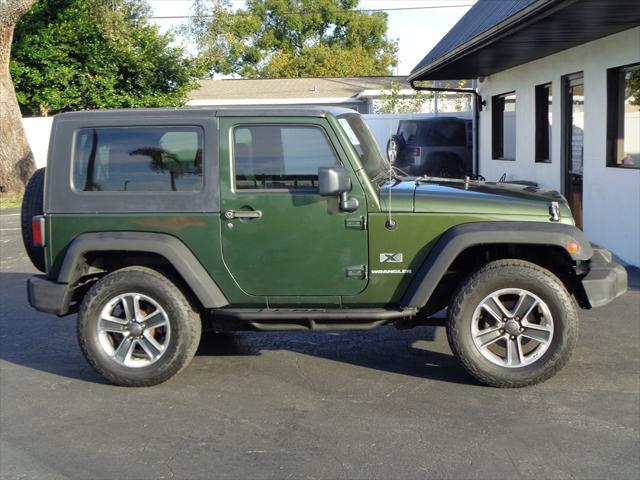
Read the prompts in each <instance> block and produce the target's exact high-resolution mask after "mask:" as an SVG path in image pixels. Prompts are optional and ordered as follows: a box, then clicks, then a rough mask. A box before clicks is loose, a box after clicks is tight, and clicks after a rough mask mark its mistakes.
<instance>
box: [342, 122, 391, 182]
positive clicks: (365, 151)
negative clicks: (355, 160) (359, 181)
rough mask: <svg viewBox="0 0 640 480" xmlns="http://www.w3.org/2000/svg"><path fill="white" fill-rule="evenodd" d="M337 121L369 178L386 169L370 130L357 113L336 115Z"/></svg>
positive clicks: (382, 156) (384, 161)
mask: <svg viewBox="0 0 640 480" xmlns="http://www.w3.org/2000/svg"><path fill="white" fill-rule="evenodd" d="M338 123H340V126H341V127H342V130H343V131H344V133H345V134H346V135H347V137H348V138H349V141H350V142H351V145H353V149H354V150H355V151H356V153H357V154H358V156H359V157H360V161H361V162H362V166H363V167H364V169H365V171H366V172H367V175H368V176H369V178H370V179H374V178H375V177H377V176H379V175H380V173H381V172H382V171H384V170H386V160H385V158H384V155H383V154H382V152H381V151H380V147H379V146H378V143H377V142H376V139H375V138H374V136H373V134H372V133H371V130H369V127H368V126H367V124H366V123H365V122H364V120H362V117H361V116H360V115H359V114H357V113H346V114H344V115H339V116H338Z"/></svg>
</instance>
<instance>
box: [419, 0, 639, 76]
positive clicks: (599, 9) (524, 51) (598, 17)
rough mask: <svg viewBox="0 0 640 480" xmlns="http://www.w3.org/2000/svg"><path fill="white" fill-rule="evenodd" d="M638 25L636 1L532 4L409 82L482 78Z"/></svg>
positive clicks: (425, 65) (543, 0) (431, 62)
mask: <svg viewBox="0 0 640 480" xmlns="http://www.w3.org/2000/svg"><path fill="white" fill-rule="evenodd" d="M477 6H478V5H477ZM474 8H475V7H474ZM469 13H473V12H472V11H471V10H470V12H469ZM465 18H466V17H463V19H462V20H461V22H463V21H465ZM639 25H640V2H639V1H638V0H536V1H533V2H531V3H530V4H529V5H528V6H527V7H525V8H523V9H522V10H520V11H518V12H516V13H515V14H513V15H511V16H510V17H508V18H506V19H504V20H503V21H501V22H499V23H497V24H496V25H494V26H493V27H491V28H489V29H487V30H486V31H484V32H482V33H480V34H478V35H476V36H474V37H473V38H470V39H469V40H467V41H465V42H462V43H460V44H459V45H457V46H455V47H453V48H452V49H450V50H449V51H446V52H445V53H443V54H442V55H439V56H438V57H437V58H433V59H430V58H429V57H430V55H427V57H425V59H424V60H423V61H422V62H421V63H420V64H418V66H417V67H416V68H415V69H414V70H413V71H412V72H411V75H410V76H409V81H410V82H414V81H422V80H444V79H447V80H456V79H463V78H478V77H486V76H488V75H491V74H493V73H496V72H500V71H502V70H506V69H508V68H512V67H515V66H518V65H522V64H524V63H528V62H531V61H533V60H537V59H539V58H542V57H546V56H548V55H552V54H554V53H556V52H559V51H562V50H566V49H568V48H572V47H576V46H578V45H581V44H584V43H587V42H590V41H592V40H596V39H598V38H602V37H605V36H608V35H612V34H614V33H618V32H621V31H623V30H628V29H630V28H634V27H637V26H639Z"/></svg>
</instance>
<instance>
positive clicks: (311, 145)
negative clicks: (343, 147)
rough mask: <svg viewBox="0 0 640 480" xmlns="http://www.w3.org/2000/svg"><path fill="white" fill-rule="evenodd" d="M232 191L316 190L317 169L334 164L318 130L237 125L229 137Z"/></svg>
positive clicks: (330, 147)
mask: <svg viewBox="0 0 640 480" xmlns="http://www.w3.org/2000/svg"><path fill="white" fill-rule="evenodd" d="M233 152H234V153H233V157H234V162H235V178H236V188H237V189H240V190H246V189H250V190H255V189H267V190H273V189H278V190H307V191H309V190H311V191H316V190H317V189H318V168H320V167H329V166H332V165H337V164H338V159H337V157H336V154H335V151H334V150H333V147H332V145H331V143H330V142H329V139H328V138H327V136H326V134H325V133H324V131H323V130H322V129H321V128H318V127H306V126H295V125H247V126H238V127H236V128H235V130H234V134H233Z"/></svg>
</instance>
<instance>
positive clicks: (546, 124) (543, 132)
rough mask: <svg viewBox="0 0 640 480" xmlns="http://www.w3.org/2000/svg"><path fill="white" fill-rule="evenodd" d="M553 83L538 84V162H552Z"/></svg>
mask: <svg viewBox="0 0 640 480" xmlns="http://www.w3.org/2000/svg"><path fill="white" fill-rule="evenodd" d="M552 100H553V96H552V90H551V84H550V83H547V84H544V85H537V86H536V162H537V163H551V105H552Z"/></svg>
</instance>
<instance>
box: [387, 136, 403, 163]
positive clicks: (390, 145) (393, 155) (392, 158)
mask: <svg viewBox="0 0 640 480" xmlns="http://www.w3.org/2000/svg"><path fill="white" fill-rule="evenodd" d="M405 146H406V142H405V141H404V138H403V137H402V135H391V137H390V138H389V140H388V141H387V159H388V160H389V162H390V163H391V164H392V165H400V163H401V162H400V154H401V153H402V150H403V149H404V147H405Z"/></svg>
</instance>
